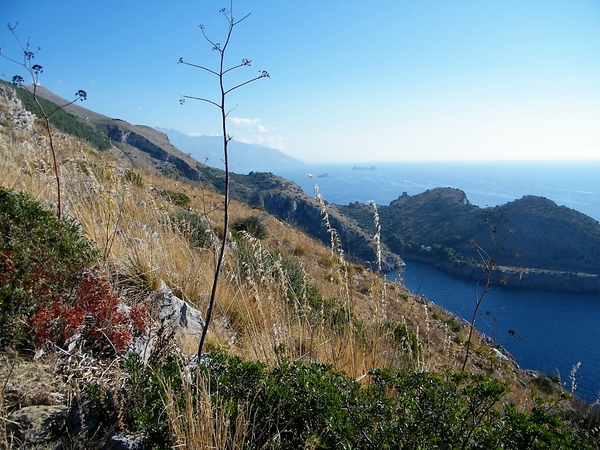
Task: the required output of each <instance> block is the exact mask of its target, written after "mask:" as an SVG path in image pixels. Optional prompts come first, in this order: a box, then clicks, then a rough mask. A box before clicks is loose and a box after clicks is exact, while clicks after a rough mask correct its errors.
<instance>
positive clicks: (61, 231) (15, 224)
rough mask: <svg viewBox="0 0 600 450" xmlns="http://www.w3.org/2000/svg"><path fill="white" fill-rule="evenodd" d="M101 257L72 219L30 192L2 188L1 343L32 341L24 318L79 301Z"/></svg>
mask: <svg viewBox="0 0 600 450" xmlns="http://www.w3.org/2000/svg"><path fill="white" fill-rule="evenodd" d="M97 257H98V252H97V250H96V249H95V248H94V245H93V244H92V243H91V242H90V241H89V240H88V239H87V238H86V237H85V236H84V235H83V232H82V230H81V228H80V226H79V225H77V224H76V223H75V222H74V221H73V220H72V219H70V218H65V219H62V220H59V219H57V218H56V216H55V215H54V214H53V213H52V212H51V211H49V210H46V209H44V208H42V206H41V205H40V204H39V203H38V202H36V201H34V200H32V199H31V198H30V197H29V196H28V195H26V194H24V193H15V192H11V191H10V190H7V189H5V188H1V187H0V347H2V348H4V347H5V346H6V345H8V344H9V343H14V344H17V345H18V346H22V345H27V344H31V342H30V337H31V335H30V333H29V330H27V329H26V326H25V322H24V320H23V319H28V318H31V317H32V316H33V315H34V314H35V313H36V312H38V310H39V309H40V308H41V307H50V305H51V304H53V303H55V302H61V303H63V304H69V303H71V302H73V301H75V299H76V297H77V291H78V287H79V285H80V284H81V282H82V281H83V280H84V271H85V269H86V268H88V267H91V266H92V265H93V264H94V263H95V262H96V259H97Z"/></svg>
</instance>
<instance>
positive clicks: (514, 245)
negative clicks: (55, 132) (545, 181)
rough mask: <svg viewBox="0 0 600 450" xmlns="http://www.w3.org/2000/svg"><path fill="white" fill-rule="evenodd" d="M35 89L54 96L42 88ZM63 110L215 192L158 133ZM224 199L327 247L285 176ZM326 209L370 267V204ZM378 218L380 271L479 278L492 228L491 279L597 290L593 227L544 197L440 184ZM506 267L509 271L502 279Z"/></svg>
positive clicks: (259, 177) (130, 152) (598, 234)
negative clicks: (490, 203) (420, 269)
mask: <svg viewBox="0 0 600 450" xmlns="http://www.w3.org/2000/svg"><path fill="white" fill-rule="evenodd" d="M40 92H41V93H43V95H48V97H49V98H53V97H52V96H51V95H53V94H51V93H48V92H47V91H45V90H43V89H42V90H41V91H40ZM57 100H60V99H57ZM64 103H66V101H65V102H64ZM67 109H68V111H69V112H70V113H72V114H74V115H76V116H77V117H79V118H80V119H81V120H85V121H86V122H87V123H91V124H93V125H94V126H95V127H96V128H97V129H98V130H100V131H102V132H103V133H105V134H106V135H107V136H108V137H109V138H110V139H111V140H112V142H114V143H115V144H116V146H117V147H118V148H119V149H120V151H121V155H120V157H122V158H126V159H127V160H128V161H130V162H131V163H132V164H134V166H135V167H146V168H148V169H152V170H155V171H159V172H161V173H163V174H166V175H169V176H172V177H183V178H187V179H189V180H193V181H199V182H201V183H202V184H203V185H204V186H207V187H210V188H214V189H216V190H217V191H218V192H222V190H223V187H224V172H223V171H222V170H219V169H215V168H212V167H209V166H206V165H205V164H201V163H199V162H197V161H196V160H195V159H194V158H192V157H190V156H189V155H186V154H184V153H182V152H181V151H179V150H178V149H176V148H175V147H174V146H173V145H172V144H171V143H170V141H169V139H168V137H167V136H166V135H165V134H164V133H161V132H160V131H157V130H154V129H152V128H149V127H146V126H135V125H131V124H128V123H127V122H124V121H122V120H117V119H109V118H107V117H105V116H101V115H99V114H95V113H93V112H91V111H88V110H86V109H85V108H82V107H81V106H79V105H70V106H69V107H68V108H67ZM231 194H232V198H235V199H238V200H241V201H244V202H246V203H248V204H250V205H253V206H259V207H261V208H264V209H265V210H266V211H268V212H270V213H271V214H275V215H277V216H279V217H281V218H283V219H285V220H286V221H288V222H290V223H294V224H295V225H296V226H298V227H300V228H301V229H303V230H305V231H306V232H307V233H309V234H311V235H312V236H314V237H316V238H318V239H319V240H321V241H322V242H324V243H326V244H327V243H331V235H330V234H329V233H328V231H327V229H326V227H325V226H324V225H323V223H322V217H323V216H322V208H321V205H319V204H318V202H317V201H316V200H315V199H314V198H312V197H310V196H308V195H306V194H305V193H303V192H302V190H301V189H300V187H299V186H297V185H296V184H294V183H292V182H290V181H288V180H285V179H283V178H281V177H277V176H276V175H273V174H270V173H259V172H251V173H249V174H248V175H239V174H232V176H231ZM327 212H328V215H329V220H330V223H331V225H332V226H333V228H335V229H336V230H337V233H338V234H339V236H340V238H341V245H342V247H343V249H344V251H345V252H346V255H347V256H348V257H349V258H350V259H353V260H356V261H362V262H364V263H367V264H372V263H373V262H374V261H375V260H376V259H377V252H378V250H377V248H376V244H375V240H374V238H373V236H374V235H375V233H376V230H375V229H374V225H373V211H372V207H371V206H370V205H365V204H360V203H354V204H350V205H348V206H339V205H328V206H327ZM379 215H380V222H381V242H382V243H383V249H382V250H383V262H384V264H383V268H384V270H389V269H392V268H395V267H398V266H400V265H401V264H402V263H401V261H400V259H399V258H398V257H397V256H395V255H400V256H402V257H407V258H418V259H422V260H425V261H428V262H432V263H434V264H436V265H438V266H439V267H441V268H442V269H444V270H446V271H448V272H451V273H454V274H457V275H461V276H467V277H470V278H477V277H478V276H479V274H480V273H481V269H480V268H479V267H478V264H479V263H480V262H481V261H480V258H479V256H478V254H477V252H476V251H475V250H474V248H473V243H476V244H477V245H479V246H480V248H481V249H483V250H485V251H487V252H490V251H491V250H492V248H493V245H494V244H493V243H492V242H491V240H490V237H489V236H490V226H496V227H497V229H498V235H497V236H498V237H499V239H498V241H497V247H498V248H497V254H496V256H495V264H496V265H497V266H506V267H508V268H509V269H499V271H498V273H497V275H496V276H495V279H496V280H500V279H501V278H506V277H507V276H508V277H510V278H511V279H513V285H515V286H524V287H535V288H542V289H561V290H573V291H584V292H600V280H599V274H600V224H599V223H598V222H597V221H595V220H593V219H591V218H590V217H588V216H585V215H584V214H581V213H578V212H576V211H574V210H571V209H569V208H566V207H558V206H557V205H556V204H555V203H554V202H552V201H550V200H547V199H542V198H539V197H532V196H527V197H524V198H523V199H521V200H517V201H515V202H511V203H508V204H506V205H503V206H499V207H496V208H487V209H482V208H479V207H477V206H474V205H472V204H470V202H469V201H468V199H467V197H466V195H465V194H464V192H462V191H460V190H458V189H451V188H438V189H431V190H428V191H426V192H424V193H422V194H418V195H414V196H408V195H404V196H401V197H400V198H399V199H397V200H395V201H394V202H392V203H391V204H390V205H389V206H380V208H379ZM388 249H389V251H388ZM516 255H518V258H516V257H515V256H516ZM510 268H512V269H510ZM503 270H508V271H509V272H508V275H507V274H506V273H504V272H503ZM517 272H518V274H519V277H518V280H515V278H516V274H517Z"/></svg>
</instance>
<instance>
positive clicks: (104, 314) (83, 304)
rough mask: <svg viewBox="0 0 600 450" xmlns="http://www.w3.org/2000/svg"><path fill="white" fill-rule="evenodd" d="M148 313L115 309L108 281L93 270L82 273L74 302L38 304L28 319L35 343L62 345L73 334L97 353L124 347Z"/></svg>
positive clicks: (134, 308) (116, 303) (142, 327)
mask: <svg viewBox="0 0 600 450" xmlns="http://www.w3.org/2000/svg"><path fill="white" fill-rule="evenodd" d="M147 317H148V313H147V311H146V309H145V308H144V307H140V306H138V305H134V306H132V307H131V308H129V309H128V310H127V309H126V308H119V301H118V299H117V297H116V296H114V295H113V294H112V293H111V286H110V282H109V281H108V280H107V279H106V278H104V277H102V276H99V275H98V273H97V272H96V271H95V270H90V271H87V272H86V273H85V274H84V279H83V282H82V283H81V285H80V287H79V291H78V294H77V298H76V300H75V302H74V304H65V303H63V302H61V301H59V300H54V301H53V302H52V304H51V305H50V306H48V307H41V308H40V309H39V310H38V311H37V312H36V314H35V315H34V316H33V317H32V318H31V319H30V320H29V321H28V323H29V325H30V326H31V328H32V329H33V332H34V334H35V337H36V340H37V342H38V343H40V344H41V343H43V342H45V341H47V340H48V341H50V342H53V343H55V344H57V345H59V346H63V345H64V344H65V342H66V341H67V340H68V339H69V338H71V337H73V336H74V335H75V334H76V333H79V334H80V335H81V339H82V343H83V347H84V348H87V349H89V350H92V351H94V352H98V353H101V354H107V353H109V354H113V353H118V352H121V351H123V350H125V349H126V348H127V345H128V344H129V342H130V341H131V339H132V338H133V337H134V336H139V335H140V334H142V333H144V332H145V331H146V321H147Z"/></svg>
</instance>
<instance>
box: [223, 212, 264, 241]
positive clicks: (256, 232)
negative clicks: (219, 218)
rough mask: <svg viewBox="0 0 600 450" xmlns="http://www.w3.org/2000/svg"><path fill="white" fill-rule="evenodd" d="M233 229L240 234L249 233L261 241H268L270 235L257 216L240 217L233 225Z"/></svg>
mask: <svg viewBox="0 0 600 450" xmlns="http://www.w3.org/2000/svg"><path fill="white" fill-rule="evenodd" d="M231 229H232V230H233V231H237V232H238V233H240V232H245V233H248V234H249V235H250V236H252V237H254V238H256V239H261V240H262V239H266V238H267V236H268V235H269V233H268V232H267V227H266V226H265V224H264V223H263V222H262V220H260V218H259V217H257V216H246V217H240V218H238V219H236V220H235V221H234V222H233V224H231Z"/></svg>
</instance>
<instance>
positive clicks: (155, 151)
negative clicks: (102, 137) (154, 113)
mask: <svg viewBox="0 0 600 450" xmlns="http://www.w3.org/2000/svg"><path fill="white" fill-rule="evenodd" d="M134 130H135V127H134ZM134 130H131V129H127V128H124V127H121V126H119V121H112V123H110V124H108V125H106V134H107V136H108V137H109V138H110V139H111V140H112V141H113V142H119V143H122V144H128V145H131V146H132V147H135V148H137V149H138V150H140V151H142V152H144V153H146V154H148V155H149V156H150V157H151V158H154V159H157V160H159V161H163V162H166V163H170V164H172V165H173V166H174V168H175V170H177V171H178V172H179V173H180V174H181V175H182V176H184V177H185V178H188V179H190V180H192V181H198V180H199V179H200V178H199V172H198V170H197V169H196V168H194V167H193V166H192V165H191V164H189V163H187V162H186V161H184V160H183V159H182V158H180V157H178V156H176V155H175V154H174V152H173V151H171V152H168V151H166V150H165V149H164V147H161V146H160V145H157V144H155V143H153V142H151V141H150V139H148V138H147V137H145V136H143V135H141V134H139V133H137V132H136V131H134Z"/></svg>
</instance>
